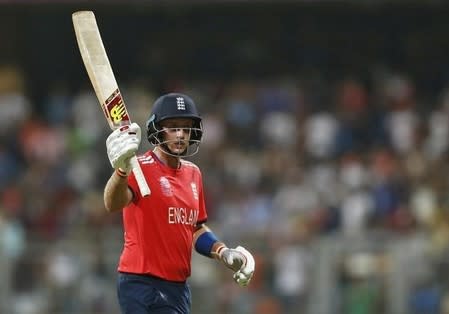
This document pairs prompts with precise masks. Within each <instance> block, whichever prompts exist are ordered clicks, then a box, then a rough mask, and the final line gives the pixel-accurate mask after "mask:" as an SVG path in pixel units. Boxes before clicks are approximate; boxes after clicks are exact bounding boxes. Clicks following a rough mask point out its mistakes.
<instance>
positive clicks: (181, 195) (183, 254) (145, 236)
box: [118, 152, 207, 281]
mask: <svg viewBox="0 0 449 314" xmlns="http://www.w3.org/2000/svg"><path fill="white" fill-rule="evenodd" d="M138 160H139V163H140V166H141V168H142V171H143V173H144V175H145V178H146V179H147V183H148V185H149V187H150V189H151V195H149V196H147V197H145V198H144V197H142V196H141V195H140V192H139V188H138V186H137V182H136V179H135V177H134V175H132V174H131V175H130V176H129V179H128V185H129V187H130V188H131V189H132V191H133V193H134V195H135V197H134V200H133V201H132V202H131V203H130V204H129V205H128V206H126V207H125V208H124V209H123V225H124V232H125V233H124V238H125V240H124V248H123V251H122V255H121V257H120V262H119V266H118V270H119V271H122V272H129V273H136V274H148V275H153V276H157V277H160V278H163V279H166V280H171V281H185V280H186V279H187V278H188V277H189V276H190V261H191V255H192V239H193V232H194V229H195V225H196V223H197V222H205V221H206V219H207V213H206V208H205V203H204V195H203V183H202V177H201V172H200V170H199V168H198V167H197V166H196V165H195V164H193V163H191V162H189V161H186V160H182V162H181V167H180V168H179V169H173V168H170V167H168V166H167V165H165V164H163V163H162V162H161V161H160V160H159V159H158V157H157V156H156V155H155V154H154V153H153V152H147V153H146V154H144V155H142V156H139V157H138Z"/></svg>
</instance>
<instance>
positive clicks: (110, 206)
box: [104, 123, 141, 211]
mask: <svg viewBox="0 0 449 314" xmlns="http://www.w3.org/2000/svg"><path fill="white" fill-rule="evenodd" d="M140 138H141V131H140V127H139V126H138V125H137V124H136V123H132V124H130V125H129V126H128V125H127V126H123V127H121V128H119V129H116V130H115V131H113V132H112V133H111V134H110V135H109V137H108V138H107V140H106V150H107V153H108V157H109V161H110V163H111V166H112V168H114V169H115V171H114V173H113V174H112V175H111V177H110V178H109V180H108V182H107V183H106V187H105V189H104V204H105V207H106V209H107V210H108V211H116V210H121V209H122V208H123V207H125V206H126V205H127V204H129V202H131V199H132V196H133V195H132V192H131V190H130V189H129V188H128V180H127V178H128V175H129V174H130V172H131V170H132V166H131V162H130V159H131V158H132V157H133V156H134V155H135V153H136V151H137V149H138V148H139V144H140Z"/></svg>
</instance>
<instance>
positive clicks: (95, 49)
mask: <svg viewBox="0 0 449 314" xmlns="http://www.w3.org/2000/svg"><path fill="white" fill-rule="evenodd" d="M72 21H73V27H74V29H75V34H76V40H77V42H78V47H79V50H80V53H81V57H82V59H83V62H84V65H85V67H86V70H87V74H88V75H89V79H90V81H91V83H92V86H93V88H94V90H95V94H96V95H97V98H98V101H99V102H100V105H101V108H102V110H103V113H104V115H105V117H106V120H107V121H108V123H109V126H110V127H111V129H112V130H115V129H117V128H120V127H122V126H124V125H129V124H131V120H130V117H129V115H128V111H127V109H126V106H125V102H124V101H123V98H122V94H121V92H120V90H119V88H118V84H117V81H116V79H115V76H114V72H113V71H112V67H111V64H110V63H109V58H108V55H107V54H106V50H105V48H104V46H103V41H102V39H101V35H100V31H99V29H98V26H97V21H96V19H95V15H94V13H93V12H92V11H78V12H74V13H73V14H72ZM131 166H132V168H133V173H134V175H135V177H136V180H137V184H138V185H139V189H140V194H141V195H142V196H148V195H150V193H151V191H150V188H149V187H148V184H147V182H146V180H145V177H144V175H143V173H142V169H141V168H140V165H139V162H138V161H137V158H136V156H133V157H132V158H131Z"/></svg>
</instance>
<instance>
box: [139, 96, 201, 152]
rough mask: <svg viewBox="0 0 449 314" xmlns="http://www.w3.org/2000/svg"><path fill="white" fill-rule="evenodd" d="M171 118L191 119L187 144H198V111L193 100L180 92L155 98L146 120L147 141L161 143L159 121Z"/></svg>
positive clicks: (161, 136) (199, 123)
mask: <svg viewBox="0 0 449 314" xmlns="http://www.w3.org/2000/svg"><path fill="white" fill-rule="evenodd" d="M173 118H189V119H192V120H193V126H192V128H191V129H190V140H189V144H190V145H193V144H196V145H197V146H198V145H199V143H200V142H201V138H202V136H203V125H202V123H201V116H200V114H199V113H198V110H197V108H196V105H195V102H194V101H193V100H192V99H191V98H190V97H189V96H187V95H184V94H180V93H169V94H165V95H162V96H161V97H159V98H158V99H156V101H155V102H154V104H153V108H152V110H151V113H150V117H149V119H148V121H147V138H148V141H149V142H150V143H151V144H153V145H160V144H163V141H164V140H163V133H164V132H162V131H163V130H162V127H161V126H160V122H161V121H164V120H166V119H173Z"/></svg>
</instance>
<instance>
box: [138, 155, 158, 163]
mask: <svg viewBox="0 0 449 314" xmlns="http://www.w3.org/2000/svg"><path fill="white" fill-rule="evenodd" d="M137 159H138V160H139V163H140V164H142V165H149V164H154V163H155V159H154V157H153V155H152V154H151V152H146V153H144V154H142V155H138V156H137Z"/></svg>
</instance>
